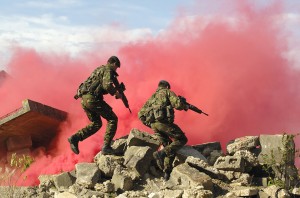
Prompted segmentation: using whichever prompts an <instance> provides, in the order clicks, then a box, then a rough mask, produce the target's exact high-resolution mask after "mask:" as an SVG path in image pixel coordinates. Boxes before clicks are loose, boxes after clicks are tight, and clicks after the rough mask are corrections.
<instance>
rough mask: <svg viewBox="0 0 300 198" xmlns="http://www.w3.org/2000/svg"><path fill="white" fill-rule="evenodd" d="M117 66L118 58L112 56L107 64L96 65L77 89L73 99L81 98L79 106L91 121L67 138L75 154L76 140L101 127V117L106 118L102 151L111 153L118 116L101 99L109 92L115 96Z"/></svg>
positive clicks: (77, 151)
mask: <svg viewBox="0 0 300 198" xmlns="http://www.w3.org/2000/svg"><path fill="white" fill-rule="evenodd" d="M109 61H113V62H112V63H111V62H109ZM117 67H120V62H119V59H118V58H117V57H115V56H112V57H111V58H110V59H109V60H108V63H107V65H102V66H100V67H97V68H96V69H95V70H94V71H93V72H92V74H91V75H90V76H89V78H88V79H87V80H86V81H85V82H83V83H82V84H81V85H80V86H79V88H78V90H77V94H76V95H75V99H77V98H81V106H82V108H83V109H84V111H85V113H86V115H87V117H88V118H89V120H90V121H91V123H90V124H89V125H87V126H86V127H84V128H82V129H80V130H79V131H78V132H77V133H75V134H74V135H72V136H71V137H70V138H68V141H69V142H70V146H71V149H72V151H73V152H74V153H75V154H79V149H78V141H83V140H84V139H86V138H88V137H89V136H91V135H93V134H95V133H96V132H97V131H98V130H99V129H100V128H101V126H102V120H101V117H102V118H104V119H106V120H107V126H106V132H105V136H104V146H103V147H102V153H103V154H113V151H112V149H111V146H110V144H111V141H112V139H113V138H114V136H115V134H116V130H117V124H118V117H117V116H116V114H115V113H114V112H113V110H112V108H111V107H110V106H109V105H108V104H107V103H106V102H105V101H104V100H103V95H105V94H110V95H116V96H117V90H116V88H115V82H117V76H118V74H117V73H116V68H117Z"/></svg>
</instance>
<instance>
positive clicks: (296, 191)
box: [292, 188, 300, 196]
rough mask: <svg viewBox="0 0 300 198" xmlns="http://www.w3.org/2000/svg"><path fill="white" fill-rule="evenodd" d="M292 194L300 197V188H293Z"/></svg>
mask: <svg viewBox="0 0 300 198" xmlns="http://www.w3.org/2000/svg"><path fill="white" fill-rule="evenodd" d="M292 194H293V195H297V196H300V188H293V190H292Z"/></svg>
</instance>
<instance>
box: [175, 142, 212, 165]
mask: <svg viewBox="0 0 300 198" xmlns="http://www.w3.org/2000/svg"><path fill="white" fill-rule="evenodd" d="M176 156H177V157H178V159H179V161H181V162H184V161H185V160H186V158H187V157H189V156H193V157H195V158H199V159H201V160H203V161H205V162H207V159H206V158H205V157H204V156H203V155H202V154H201V153H200V152H199V151H197V150H196V149H194V148H193V147H192V146H189V145H185V146H183V147H182V148H181V149H179V150H178V151H177V153H176Z"/></svg>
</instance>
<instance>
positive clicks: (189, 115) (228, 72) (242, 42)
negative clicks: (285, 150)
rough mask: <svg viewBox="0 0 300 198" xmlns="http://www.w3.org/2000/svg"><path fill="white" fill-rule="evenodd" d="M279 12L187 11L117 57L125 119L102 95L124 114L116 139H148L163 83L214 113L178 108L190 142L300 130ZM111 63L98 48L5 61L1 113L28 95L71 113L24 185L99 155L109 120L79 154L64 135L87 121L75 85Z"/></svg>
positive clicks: (25, 52) (297, 78) (276, 8)
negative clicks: (134, 135) (138, 134)
mask: <svg viewBox="0 0 300 198" xmlns="http://www.w3.org/2000/svg"><path fill="white" fill-rule="evenodd" d="M280 12H281V9H280V5H277V4H276V5H271V6H269V7H267V8H265V9H261V10H255V9H254V8H253V7H252V6H251V5H239V8H238V12H237V13H238V14H237V15H236V16H235V18H234V19H232V18H228V19H226V18H224V16H215V17H212V18H210V19H209V21H208V19H207V18H205V17H203V16H194V17H192V18H191V17H189V18H188V19H187V18H186V17H185V16H183V15H181V16H180V17H177V18H175V19H174V21H173V23H172V24H171V25H170V27H168V29H167V30H166V31H165V32H163V33H161V34H159V35H158V36H156V37H153V38H151V39H149V40H147V41H143V42H137V43H130V44H126V45H125V46H122V47H120V48H119V49H118V50H117V51H115V52H113V54H114V55H117V56H118V57H119V58H120V60H121V68H120V69H119V70H118V73H119V75H120V76H119V80H120V81H121V82H124V83H125V85H126V88H127V89H126V91H125V94H126V95H127V97H128V100H129V104H130V108H131V110H132V114H129V111H128V110H127V109H126V108H125V107H124V106H123V104H122V102H121V101H120V100H115V99H114V98H113V97H111V96H107V97H106V98H105V99H106V100H107V102H108V103H109V104H111V106H112V107H113V109H114V111H115V113H116V114H117V115H118V117H119V126H118V131H117V134H116V137H115V138H118V137H121V136H124V135H127V134H129V132H130V130H131V129H132V128H139V129H141V130H143V131H146V132H150V133H152V131H151V130H150V129H149V128H146V127H145V126H143V125H142V124H141V122H140V121H139V120H138V118H137V113H138V111H139V109H140V108H141V107H142V105H143V104H144V103H145V102H146V100H147V99H148V98H149V97H150V96H151V94H152V93H153V92H154V91H155V90H156V87H157V84H158V82H159V80H161V79H164V80H167V81H169V82H170V84H171V88H172V90H173V91H175V93H177V94H178V95H182V96H184V97H186V98H187V100H188V102H189V103H191V104H194V105H195V106H197V107H199V108H200V109H202V110H203V111H205V112H206V113H208V114H209V116H208V117H206V116H204V115H203V114H202V115H199V114H197V113H195V112H192V111H187V112H184V111H176V119H175V122H176V123H177V124H178V125H179V126H180V127H181V128H182V130H183V131H184V132H185V133H186V136H187V137H188V139H189V142H188V144H190V145H192V144H201V143H205V142H211V141H220V142H221V143H222V145H223V146H224V145H225V144H226V143H227V142H228V141H229V140H231V139H234V138H237V137H242V136H250V135H259V134H278V133H284V132H286V133H293V134H294V133H297V132H300V122H299V115H300V105H299V101H300V92H299V90H300V89H299V85H300V71H299V70H297V69H296V68H295V67H291V65H290V63H289V62H288V60H286V59H285V58H284V57H283V55H282V54H283V53H285V52H286V51H288V46H287V40H286V37H287V36H288V34H287V33H286V32H284V31H283V30H282V29H281V27H280V26H278V24H277V23H275V22H274V16H276V15H278V14H280ZM113 54H111V55H113ZM105 55H106V54H105ZM108 57H109V55H107V56H101V55H99V52H98V51H97V50H95V51H94V52H88V53H85V54H83V55H82V56H81V57H78V58H70V57H69V56H68V55H67V54H64V55H57V54H56V55H55V54H41V53H39V52H37V51H34V50H32V49H22V48H16V49H15V52H14V55H13V56H12V58H11V61H10V63H9V65H8V68H9V70H8V73H9V74H10V75H11V76H12V78H10V79H7V80H6V81H5V82H4V83H3V84H2V86H1V89H0V95H2V96H4V97H1V99H0V100H1V104H2V107H1V109H0V115H3V114H5V113H8V112H9V111H12V110H14V109H15V108H17V107H19V106H20V103H21V101H22V100H23V99H25V98H29V99H32V100H35V101H38V102H41V103H44V104H47V105H50V106H53V107H55V108H58V109H61V110H64V111H67V112H68V113H69V118H68V120H67V121H66V122H65V123H63V124H62V126H61V127H60V133H59V135H58V136H57V137H56V138H55V140H53V142H52V143H51V145H50V147H49V148H48V149H47V152H45V151H42V150H41V151H39V152H37V153H36V157H35V159H36V161H35V162H34V163H33V164H32V166H31V167H30V168H29V169H28V170H27V171H26V172H25V174H26V175H27V176H28V177H27V178H28V179H27V180H26V181H25V182H26V184H27V185H35V184H38V179H37V177H38V175H40V174H53V173H59V172H61V171H69V170H72V169H74V165H75V164H76V163H78V162H91V161H92V159H93V157H94V155H95V154H96V153H97V152H98V151H99V150H100V148H101V146H102V144H103V135H104V132H105V127H106V122H104V123H103V127H102V128H101V129H100V130H99V132H98V133H96V134H95V135H93V136H92V137H90V138H88V139H87V140H85V141H83V142H80V144H79V148H80V151H81V153H80V155H74V154H73V153H72V152H71V150H70V149H69V144H68V142H67V138H68V137H69V136H70V135H72V134H73V133H75V132H76V131H77V130H79V129H80V128H82V127H84V126H85V125H87V124H88V119H87V118H86V115H85V113H84V111H83V110H82V109H81V107H80V101H79V100H77V101H76V100H74V99H73V95H74V94H75V92H76V89H77V87H78V85H79V84H80V83H81V82H82V81H84V80H85V79H86V78H87V77H88V75H89V74H90V73H91V72H92V71H93V69H95V68H96V67H97V66H98V65H100V64H105V63H106V60H107V59H108Z"/></svg>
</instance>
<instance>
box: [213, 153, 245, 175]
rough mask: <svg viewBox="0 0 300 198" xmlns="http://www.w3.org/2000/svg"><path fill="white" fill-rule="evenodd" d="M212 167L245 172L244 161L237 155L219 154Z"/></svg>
mask: <svg viewBox="0 0 300 198" xmlns="http://www.w3.org/2000/svg"><path fill="white" fill-rule="evenodd" d="M214 167H215V168H217V169H219V170H225V171H236V172H245V167H246V161H245V160H244V159H243V158H241V157H238V156H229V155H228V156H221V157H219V158H218V159H217V161H216V162H215V164H214Z"/></svg>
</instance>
